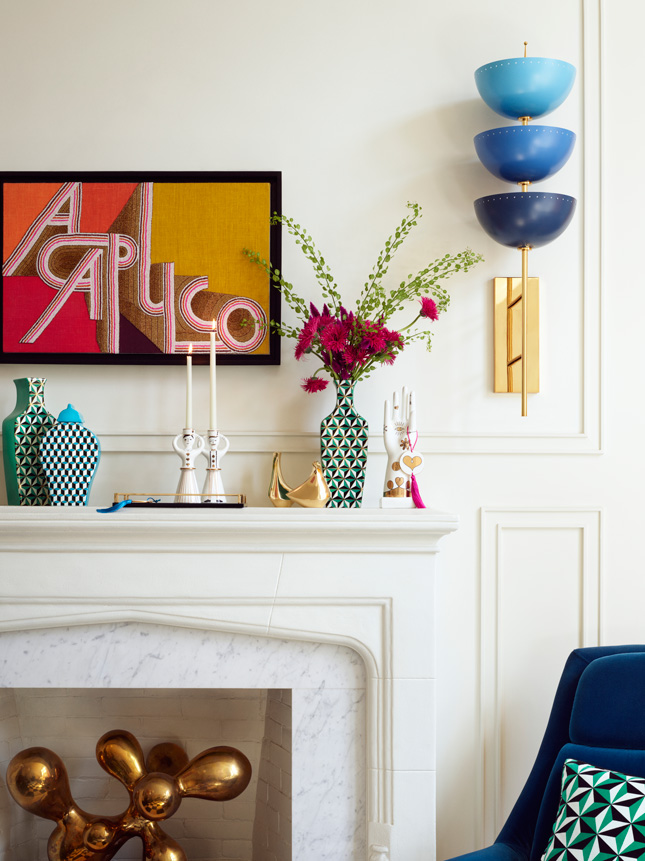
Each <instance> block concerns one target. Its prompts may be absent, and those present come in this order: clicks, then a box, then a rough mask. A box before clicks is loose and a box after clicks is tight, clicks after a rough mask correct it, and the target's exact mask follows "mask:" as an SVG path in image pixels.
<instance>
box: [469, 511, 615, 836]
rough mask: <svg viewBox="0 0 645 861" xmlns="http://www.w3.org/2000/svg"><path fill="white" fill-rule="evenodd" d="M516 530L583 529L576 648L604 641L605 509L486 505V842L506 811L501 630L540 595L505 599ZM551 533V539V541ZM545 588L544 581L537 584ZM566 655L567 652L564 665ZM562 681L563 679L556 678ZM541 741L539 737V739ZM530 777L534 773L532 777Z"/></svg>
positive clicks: (482, 824) (482, 749)
mask: <svg viewBox="0 0 645 861" xmlns="http://www.w3.org/2000/svg"><path fill="white" fill-rule="evenodd" d="M512 530H524V531H527V530H528V531H538V530H539V531H541V532H543V533H547V532H552V533H553V532H557V531H558V530H576V531H579V532H580V535H581V538H580V541H581V545H580V560H581V561H580V568H581V570H580V571H575V572H572V575H571V583H570V584H569V585H570V587H573V584H575V586H574V587H575V590H576V594H577V602H576V603H575V605H574V606H571V607H570V612H569V614H568V618H570V620H571V629H572V631H577V632H578V635H577V641H576V640H575V639H574V640H573V641H572V642H571V646H570V648H571V649H573V648H579V647H582V646H595V645H598V643H599V641H600V588H601V580H602V530H603V523H602V510H601V509H600V508H584V507H575V506H571V507H566V508H557V507H554V508H510V507H509V508H501V507H500V508H482V510H481V558H480V566H481V615H480V629H481V670H480V672H481V676H480V696H479V699H480V716H479V755H480V761H479V772H480V775H479V781H478V783H479V795H480V798H479V804H478V811H479V815H480V821H479V822H478V828H477V831H478V834H479V839H480V841H481V845H487V844H489V843H491V842H492V841H493V840H494V839H495V837H496V835H497V834H498V833H499V829H500V828H501V826H502V825H503V821H502V819H503V817H502V813H501V791H502V780H503V774H502V752H503V748H504V733H503V726H504V715H503V713H502V710H501V706H500V704H501V701H502V698H503V695H504V694H506V693H507V691H505V690H504V689H503V684H504V680H503V677H502V673H501V651H500V631H501V630H502V628H503V625H504V622H505V621H507V618H511V617H512V615H513V614H514V613H516V614H519V615H520V617H521V615H522V613H524V614H526V613H530V602H531V599H532V598H533V597H534V595H533V596H532V595H526V596H525V597H526V604H525V605H524V606H516V605H513V606H509V605H508V602H507V601H505V600H504V595H503V581H504V579H505V578H508V577H509V576H512V574H510V572H509V571H507V570H505V567H504V566H505V554H504V549H505V539H506V538H507V536H508V534H509V532H510V531H512ZM547 540H548V538H546V535H545V541H547ZM536 590H539V584H536ZM564 658H566V654H563V655H562V665H563V664H564ZM555 681H557V679H556V680H555ZM535 741H536V743H537V741H539V739H537V740H535ZM526 776H527V777H528V774H527V775H526Z"/></svg>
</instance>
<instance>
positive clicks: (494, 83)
mask: <svg viewBox="0 0 645 861" xmlns="http://www.w3.org/2000/svg"><path fill="white" fill-rule="evenodd" d="M575 77H576V70H575V66H572V65H571V63H565V62H564V60H552V59H549V58H548V57H511V58H510V59H508V60H497V61H496V62H494V63H487V64H486V65H485V66H480V68H479V69H477V71H476V72H475V83H476V84H477V89H478V90H479V95H480V96H481V97H482V99H483V100H484V101H485V102H486V104H487V105H488V107H489V108H492V109H493V110H494V111H495V112H496V113H498V114H501V115H502V116H503V117H507V118H508V119H511V120H516V119H518V118H519V117H533V119H536V118H537V117H542V116H544V115H545V114H548V113H550V112H551V111H553V110H555V109H556V108H557V107H558V106H559V105H561V104H562V102H563V101H564V100H565V99H566V97H567V96H568V95H569V93H570V92H571V87H572V86H573V82H574V80H575Z"/></svg>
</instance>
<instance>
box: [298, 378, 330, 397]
mask: <svg viewBox="0 0 645 861" xmlns="http://www.w3.org/2000/svg"><path fill="white" fill-rule="evenodd" d="M301 385H302V388H303V389H304V390H305V391H306V392H309V393H310V394H312V393H313V392H322V391H324V390H325V389H326V388H327V386H328V385H329V380H321V379H320V378H319V377H306V378H305V379H304V380H303V381H302V384H301Z"/></svg>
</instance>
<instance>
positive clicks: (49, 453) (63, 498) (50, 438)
mask: <svg viewBox="0 0 645 861" xmlns="http://www.w3.org/2000/svg"><path fill="white" fill-rule="evenodd" d="M100 458H101V444H100V443H99V441H98V438H97V437H96V436H95V435H94V434H93V433H92V431H91V430H89V429H88V428H86V427H85V426H84V423H83V416H82V415H81V414H80V413H79V412H78V410H75V409H74V407H73V406H72V405H71V404H68V405H67V408H66V409H64V410H63V411H62V412H61V414H60V415H59V416H58V421H57V423H56V424H55V425H54V426H53V427H52V428H50V429H49V430H48V431H47V433H46V434H45V436H44V437H43V439H42V442H41V444H40V460H41V463H42V466H43V471H44V473H45V475H46V477H47V485H48V488H49V499H50V504H51V505H87V503H88V501H89V498H90V490H91V488H92V482H93V481H94V475H95V473H96V470H97V468H98V465H99V460H100Z"/></svg>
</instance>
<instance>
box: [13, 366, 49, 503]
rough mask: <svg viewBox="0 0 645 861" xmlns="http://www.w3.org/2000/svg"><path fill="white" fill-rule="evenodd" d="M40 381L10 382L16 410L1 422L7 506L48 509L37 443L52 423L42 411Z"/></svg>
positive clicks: (47, 493)
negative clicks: (15, 392) (14, 394)
mask: <svg viewBox="0 0 645 861" xmlns="http://www.w3.org/2000/svg"><path fill="white" fill-rule="evenodd" d="M46 382H47V380H46V379H43V378H42V377H22V378H21V379H19V380H14V383H15V384H16V390H17V398H16V406H15V407H14V409H13V412H11V413H10V414H9V415H8V416H7V418H6V419H5V420H4V421H3V422H2V448H3V458H4V477H5V484H6V486H7V502H8V503H9V505H49V491H48V488H47V479H46V477H45V473H44V472H43V468H42V464H41V462H40V443H41V441H42V438H43V437H44V435H45V434H46V433H47V431H48V430H49V429H50V428H51V427H53V426H54V424H55V423H56V419H55V418H54V416H53V415H52V414H51V413H49V412H48V411H47V408H46V407H45V383H46Z"/></svg>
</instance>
